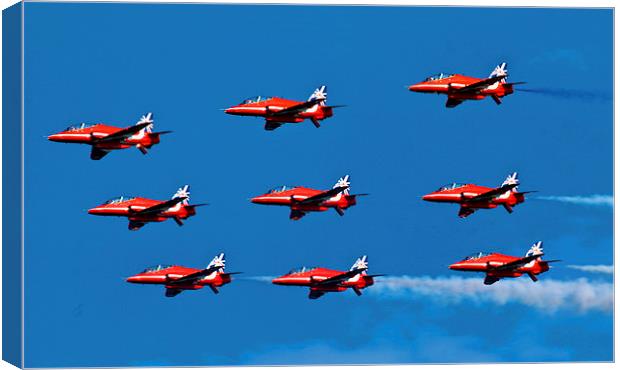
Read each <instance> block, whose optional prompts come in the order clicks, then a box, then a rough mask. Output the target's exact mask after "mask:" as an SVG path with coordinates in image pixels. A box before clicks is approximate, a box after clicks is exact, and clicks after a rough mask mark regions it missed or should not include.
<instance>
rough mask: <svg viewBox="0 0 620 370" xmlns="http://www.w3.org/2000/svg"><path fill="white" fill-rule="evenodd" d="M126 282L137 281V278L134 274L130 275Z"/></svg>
mask: <svg viewBox="0 0 620 370" xmlns="http://www.w3.org/2000/svg"><path fill="white" fill-rule="evenodd" d="M127 282H128V283H137V282H138V278H137V277H135V276H130V277H128V278H127Z"/></svg>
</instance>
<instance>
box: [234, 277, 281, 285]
mask: <svg viewBox="0 0 620 370" xmlns="http://www.w3.org/2000/svg"><path fill="white" fill-rule="evenodd" d="M273 279H275V276H241V277H239V278H237V280H252V281H258V282H261V283H271V280H273Z"/></svg>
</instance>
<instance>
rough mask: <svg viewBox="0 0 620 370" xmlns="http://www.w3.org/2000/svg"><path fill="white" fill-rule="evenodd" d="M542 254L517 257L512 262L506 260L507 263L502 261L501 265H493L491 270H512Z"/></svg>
mask: <svg viewBox="0 0 620 370" xmlns="http://www.w3.org/2000/svg"><path fill="white" fill-rule="evenodd" d="M542 255H543V254H542V253H540V254H533V255H531V256H527V257H523V258H519V259H518V260H515V261H512V262H508V263H504V264H503V265H499V266H495V267H491V268H490V269H491V270H494V271H498V270H499V271H501V270H512V269H515V268H518V267H521V266H523V265H525V264H528V263H530V262H532V261H533V260H535V259H536V258H538V257H540V256H542Z"/></svg>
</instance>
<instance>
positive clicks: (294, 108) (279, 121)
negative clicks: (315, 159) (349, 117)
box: [224, 86, 341, 131]
mask: <svg viewBox="0 0 620 370" xmlns="http://www.w3.org/2000/svg"><path fill="white" fill-rule="evenodd" d="M326 103H327V88H326V87H325V86H321V87H319V88H318V89H316V90H315V91H314V93H312V95H310V98H308V101H305V102H300V101H295V100H289V99H283V98H278V97H266V96H256V97H254V98H250V99H246V100H244V101H243V102H241V104H238V105H235V106H233V107H230V108H228V109H226V110H224V112H226V113H228V114H232V115H236V116H255V117H265V130H268V131H272V130H275V129H277V128H278V127H280V126H282V125H283V124H285V123H299V122H303V121H304V120H305V119H310V120H311V121H312V123H313V124H314V126H316V127H317V128H319V127H320V126H321V124H320V123H319V121H321V120H324V119H325V118H328V117H331V116H332V115H333V109H334V108H338V107H341V105H332V106H328V105H327V104H326Z"/></svg>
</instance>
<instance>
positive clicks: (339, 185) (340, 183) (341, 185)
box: [333, 175, 351, 195]
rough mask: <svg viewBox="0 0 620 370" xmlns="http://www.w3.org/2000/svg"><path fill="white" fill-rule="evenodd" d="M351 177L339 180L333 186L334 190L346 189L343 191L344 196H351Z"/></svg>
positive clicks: (347, 176) (343, 177)
mask: <svg viewBox="0 0 620 370" xmlns="http://www.w3.org/2000/svg"><path fill="white" fill-rule="evenodd" d="M349 178H350V176H349V175H344V176H342V177H341V178H339V179H338V181H336V183H335V184H334V186H333V189H335V188H346V189H344V190H343V191H342V194H344V195H349V191H350V190H349V187H350V186H351V182H350V181H349Z"/></svg>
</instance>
